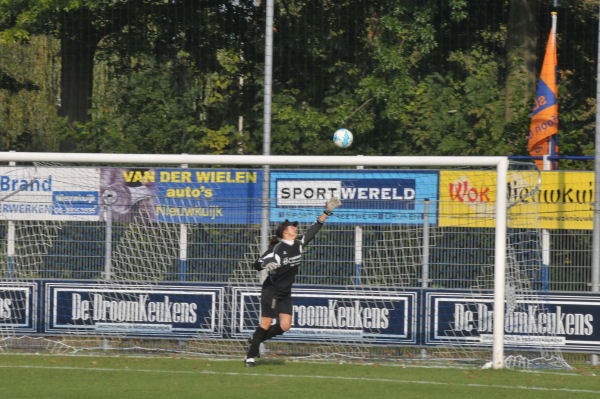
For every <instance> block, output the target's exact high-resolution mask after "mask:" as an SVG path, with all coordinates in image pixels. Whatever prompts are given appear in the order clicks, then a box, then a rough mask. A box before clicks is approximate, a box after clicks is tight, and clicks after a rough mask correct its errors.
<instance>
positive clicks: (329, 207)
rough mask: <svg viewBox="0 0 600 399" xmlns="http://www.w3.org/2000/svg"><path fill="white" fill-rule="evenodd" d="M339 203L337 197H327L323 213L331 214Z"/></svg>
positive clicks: (340, 203) (340, 202)
mask: <svg viewBox="0 0 600 399" xmlns="http://www.w3.org/2000/svg"><path fill="white" fill-rule="evenodd" d="M340 205H342V201H340V199H339V198H338V197H331V198H329V199H328V200H327V203H326V204H325V214H326V215H327V216H331V215H333V210H334V209H335V208H337V207H338V206H340Z"/></svg>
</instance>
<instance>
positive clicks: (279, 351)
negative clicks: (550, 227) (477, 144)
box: [0, 153, 568, 367]
mask: <svg viewBox="0 0 600 399" xmlns="http://www.w3.org/2000/svg"><path fill="white" fill-rule="evenodd" d="M60 155H61V156H59V155H57V154H15V153H0V156H1V157H3V158H2V159H3V160H4V161H5V162H7V161H18V162H19V163H18V164H17V165H12V166H2V167H0V188H1V191H2V192H1V197H0V211H1V212H0V219H1V220H2V225H1V226H2V231H1V233H2V234H1V235H0V248H2V257H3V262H2V263H1V265H0V277H1V280H0V350H2V351H15V350H35V351H40V350H45V351H51V352H59V353H62V352H65V353H82V352H99V351H108V352H116V353H139V352H146V353H147V352H159V353H181V354H187V355H208V356H223V357H241V356H243V355H244V353H245V350H246V347H247V344H248V338H249V337H250V336H251V335H252V333H253V332H254V329H255V328H256V326H257V325H258V321H259V318H260V289H261V279H264V278H265V276H264V275H261V274H259V273H257V272H256V271H254V270H253V269H252V264H253V262H254V261H255V260H256V258H257V257H258V256H259V255H260V253H261V252H262V251H264V250H265V249H266V248H264V247H265V243H266V242H268V239H269V238H270V236H271V235H274V229H275V227H276V226H277V224H278V223H279V222H281V221H282V220H284V219H289V220H293V221H298V222H299V232H300V234H302V233H303V232H304V231H305V230H306V229H307V228H308V227H309V226H310V225H311V224H312V223H314V221H315V220H316V218H317V217H318V216H319V214H320V213H321V212H322V211H323V209H324V205H325V202H326V200H327V199H328V198H330V197H331V196H338V197H340V198H341V200H342V203H343V205H342V206H341V207H340V208H338V209H337V210H336V211H335V212H334V215H333V216H331V217H329V218H328V220H327V221H326V223H325V225H324V226H323V227H322V229H321V230H320V231H319V233H318V234H317V235H316V237H315V239H314V240H313V241H312V242H310V243H309V244H308V245H307V246H306V248H305V250H304V253H303V262H302V265H301V266H300V269H299V272H298V275H297V276H296V282H295V285H294V289H293V294H292V296H293V303H294V304H293V314H292V328H291V329H290V331H288V332H286V333H285V334H283V335H282V336H279V337H277V338H275V339H273V340H270V341H267V342H266V343H265V345H263V346H262V347H261V356H262V357H263V358H264V357H275V356H280V355H285V356H293V357H302V358H309V359H336V360H386V361H398V362H417V363H436V364H457V362H458V363H460V364H464V363H468V364H474V365H484V364H486V363H488V362H491V363H490V364H492V365H493V366H494V367H503V366H508V367H568V366H567V365H566V363H565V362H564V361H563V360H562V356H561V353H560V349H561V343H563V344H564V337H561V336H560V335H559V334H558V333H557V329H556V328H553V327H552V326H553V324H552V323H553V320H554V318H555V316H556V314H555V311H554V309H553V308H552V307H548V306H547V305H546V304H547V300H546V299H547V294H548V293H547V290H545V288H544V287H545V286H546V285H545V281H544V279H545V278H547V273H545V272H544V265H542V262H541V250H542V249H541V235H542V231H541V229H540V228H539V223H538V220H537V218H538V212H537V209H536V202H535V200H534V197H532V195H533V194H534V193H535V192H536V190H538V188H539V187H538V186H539V173H538V172H536V171H532V170H531V169H529V170H526V169H525V170H523V168H520V170H512V168H511V170H510V171H509V170H508V162H507V161H506V159H505V158H501V157H476V158H445V157H420V158H417V157H261V156H190V155H181V156H175V155H174V156H139V155H129V156H128V155H125V154H121V155H115V154H106V155H102V154H60ZM26 156H29V157H30V158H26ZM24 157H25V158H24ZM56 161H60V162H61V163H60V164H57V163H50V162H56ZM115 165H118V166H115ZM123 165H125V166H123ZM182 165H184V166H182ZM196 165H198V166H196ZM202 165H220V166H219V167H204V166H202ZM252 165H270V168H256V167H253V166H252ZM358 167H360V168H358ZM261 226H262V228H261ZM265 231H266V232H267V233H268V234H267V237H265V236H264V234H263V233H264V232H265ZM261 234H262V236H261ZM499 270H500V274H499ZM267 278H268V277H267ZM498 303H502V304H503V306H501V307H500V306H499V305H497V304H498ZM554 323H555V321H554ZM498 326H500V331H499V330H498Z"/></svg>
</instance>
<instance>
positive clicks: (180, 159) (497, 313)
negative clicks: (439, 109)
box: [0, 151, 509, 369]
mask: <svg viewBox="0 0 600 399" xmlns="http://www.w3.org/2000/svg"><path fill="white" fill-rule="evenodd" d="M0 162H61V163H96V164H98V163H105V164H171V165H172V164H175V165H182V164H185V165H262V166H278V165H299V166H379V167H380V166H388V167H400V166H413V167H415V166H450V167H451V166H455V167H465V166H470V167H477V166H481V167H484V166H485V167H495V168H496V215H495V217H496V228H495V248H494V316H493V323H494V326H493V345H492V367H493V368H495V369H501V368H503V367H504V294H505V269H506V233H507V225H506V220H507V174H508V163H509V162H508V157H506V156H363V155H350V156H316V155H201V154H116V153H52V152H13V151H10V152H0ZM263 184H264V182H263ZM263 191H264V190H263Z"/></svg>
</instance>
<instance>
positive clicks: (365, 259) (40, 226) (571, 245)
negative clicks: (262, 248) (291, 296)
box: [0, 221, 592, 292]
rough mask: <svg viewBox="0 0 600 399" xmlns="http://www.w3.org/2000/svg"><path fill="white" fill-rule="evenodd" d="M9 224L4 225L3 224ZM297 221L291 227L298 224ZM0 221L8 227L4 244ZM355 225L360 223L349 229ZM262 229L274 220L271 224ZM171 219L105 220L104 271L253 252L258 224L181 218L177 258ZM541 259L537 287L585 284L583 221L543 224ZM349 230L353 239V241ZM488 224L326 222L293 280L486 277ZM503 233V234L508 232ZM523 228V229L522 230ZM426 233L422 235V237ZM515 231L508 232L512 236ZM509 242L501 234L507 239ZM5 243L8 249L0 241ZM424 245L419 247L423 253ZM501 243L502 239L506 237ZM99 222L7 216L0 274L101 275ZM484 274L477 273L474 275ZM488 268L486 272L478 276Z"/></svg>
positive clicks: (241, 269)
mask: <svg viewBox="0 0 600 399" xmlns="http://www.w3.org/2000/svg"><path fill="white" fill-rule="evenodd" d="M10 224H13V226H14V227H9V225H10ZM306 227H307V226H306V224H305V225H300V230H303V229H304V228H306ZM9 228H14V229H15V232H16V238H15V242H14V243H13V244H10V243H9V242H8V241H7V239H8V233H7V232H8V230H9ZM357 228H359V229H360V232H359V233H357ZM271 229H272V231H274V229H275V225H272V226H271ZM515 231H516V230H514V229H513V230H510V231H509V241H511V240H513V241H514V244H515V245H519V240H520V241H521V243H523V242H525V241H526V240H529V239H530V238H531V237H533V241H534V244H533V246H532V247H531V248H529V249H528V251H531V252H536V251H540V248H539V246H538V245H537V244H536V243H539V235H540V232H539V230H520V231H519V232H518V234H517V233H516V232H515ZM180 233H181V230H180V225H178V224H169V223H154V222H144V223H139V221H138V222H137V223H133V222H132V223H115V224H113V226H112V234H111V252H112V254H111V258H112V259H111V261H112V263H113V265H112V267H113V269H114V270H113V278H117V279H123V280H129V279H133V280H139V279H150V280H155V281H188V282H192V281H196V282H198V281H202V282H226V281H231V280H232V278H236V276H240V275H243V276H250V275H252V273H253V271H252V269H251V263H252V262H253V261H254V259H255V258H256V257H257V256H258V254H259V236H260V226H258V225H231V224H228V225H226V224H204V225H203V224H190V225H187V229H186V233H185V234H186V235H187V240H186V247H187V248H186V249H185V253H186V254H187V256H186V259H181V258H180V256H179V255H180V253H181V248H180ZM549 233H550V263H549V265H547V268H543V270H545V271H544V272H540V273H537V274H536V275H533V276H529V277H530V278H531V279H532V281H533V282H534V283H533V284H534V287H536V288H538V289H542V288H543V289H548V290H551V291H574V292H586V291H590V281H591V280H590V279H591V263H592V262H591V257H592V244H591V240H592V231H591V230H550V231H549ZM357 234H360V237H361V238H360V243H359V244H358V247H357ZM493 234H494V231H493V229H489V228H469V227H439V226H429V228H428V234H427V237H425V235H424V226H423V225H399V226H368V225H365V226H340V225H333V224H331V225H327V226H326V227H324V228H323V230H322V231H321V233H320V234H319V235H318V236H317V237H316V238H315V241H314V242H313V243H311V246H310V247H309V248H308V249H307V252H306V254H305V261H304V266H303V269H302V272H301V273H300V274H299V275H298V277H297V281H298V282H299V283H301V284H324V285H358V284H384V285H389V286H398V287H419V286H421V285H422V283H423V281H422V276H423V267H424V262H426V263H427V268H428V270H427V272H428V281H427V283H428V284H429V285H430V286H435V287H440V288H472V287H473V284H474V282H475V281H477V284H480V286H482V287H483V286H486V285H489V284H491V283H492V281H493V280H491V279H492V277H491V276H492V275H493V273H492V272H491V270H489V269H490V268H491V267H493V256H494V255H493V245H490V242H493V237H494V236H493ZM511 235H512V236H513V237H512V238H511ZM524 236H528V237H529V238H527V239H524V238H523V237H524ZM425 238H427V244H425ZM515 240H516V241H515ZM509 244H510V242H509ZM10 245H14V255H13V256H8V255H7V249H8V247H9V246H10ZM424 245H427V247H428V251H427V252H428V255H427V259H426V260H425V259H424V252H425V251H424V250H423V249H424ZM509 247H510V245H509ZM106 249H107V239H106V224H105V223H102V222H55V221H16V222H7V221H3V222H2V223H0V252H1V254H2V255H1V261H0V276H1V277H2V278H17V279H22V278H44V279H103V278H104V277H105V276H104V272H105V266H106V256H107V253H106ZM482 276H487V277H482ZM485 278H488V279H490V281H488V282H487V283H485V282H483V281H482V279H485Z"/></svg>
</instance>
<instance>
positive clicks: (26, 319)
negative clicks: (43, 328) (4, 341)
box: [0, 281, 38, 333]
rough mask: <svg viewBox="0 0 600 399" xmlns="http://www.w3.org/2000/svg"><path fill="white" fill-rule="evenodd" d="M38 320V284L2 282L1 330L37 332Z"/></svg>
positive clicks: (0, 298) (0, 304) (0, 289)
mask: <svg viewBox="0 0 600 399" xmlns="http://www.w3.org/2000/svg"><path fill="white" fill-rule="evenodd" d="M37 322H38V284H37V283H36V282H18V281H15V282H9V281H7V282H0V332H3V331H11V332H18V333H32V332H36V331H37Z"/></svg>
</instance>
